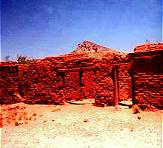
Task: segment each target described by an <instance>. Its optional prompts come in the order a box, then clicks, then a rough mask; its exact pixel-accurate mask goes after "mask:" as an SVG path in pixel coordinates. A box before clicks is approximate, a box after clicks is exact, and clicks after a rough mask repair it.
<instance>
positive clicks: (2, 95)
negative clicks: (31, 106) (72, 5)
mask: <svg viewBox="0 0 163 148" xmlns="http://www.w3.org/2000/svg"><path fill="white" fill-rule="evenodd" d="M162 63H163V43H147V44H144V45H141V46H137V47H136V48H135V49H134V53H129V54H128V53H122V52H118V51H116V50H113V49H109V48H106V47H102V46H100V45H97V44H94V43H92V42H89V41H84V42H83V43H81V44H79V45H78V47H77V49H76V50H74V51H73V52H72V53H70V54H66V55H63V56H58V57H47V58H45V59H40V60H36V61H34V62H31V63H29V64H18V63H17V62H7V63H6V62H1V65H0V69H1V70H0V74H1V78H0V85H1V86H0V87H1V89H0V99H1V100H0V102H1V104H2V103H16V102H20V101H23V102H25V103H50V104H64V102H66V101H70V100H83V99H89V98H94V99H95V104H94V105H96V106H108V105H117V103H118V102H119V101H122V100H132V102H133V104H139V105H153V106H156V107H162V106H163V67H162ZM16 94H19V95H20V96H21V98H23V100H22V99H20V97H18V96H17V95H16Z"/></svg>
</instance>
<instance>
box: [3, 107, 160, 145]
mask: <svg viewBox="0 0 163 148" xmlns="http://www.w3.org/2000/svg"><path fill="white" fill-rule="evenodd" d="M17 106H18V107H17ZM19 106H21V107H19ZM6 108H7V109H6ZM1 110H2V114H3V115H2V121H3V126H2V128H1V147H2V148H161V147H162V142H161V141H162V124H163V122H162V113H163V112H162V111H161V110H160V111H156V112H141V113H138V114H133V113H132V110H131V109H129V108H128V107H122V106H120V109H118V110H116V109H114V107H105V108H100V107H95V106H92V105H91V104H86V105H74V104H66V105H63V106H54V105H26V104H24V105H22V104H21V105H15V106H14V107H13V108H11V107H9V105H8V106H4V105H1ZM13 110H14V115H15V114H16V118H15V117H14V116H13ZM15 110H16V113H15ZM11 111H12V113H10V112H11ZM11 116H13V118H11ZM20 117H21V118H20Z"/></svg>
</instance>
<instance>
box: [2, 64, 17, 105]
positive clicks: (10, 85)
mask: <svg viewBox="0 0 163 148" xmlns="http://www.w3.org/2000/svg"><path fill="white" fill-rule="evenodd" d="M17 86H18V66H17V65H15V63H3V64H1V65H0V88H1V89H0V103H1V104H2V103H5V104H8V103H9V104H10V103H14V102H19V99H18V98H17V97H16V95H15V92H17V90H18V87H17Z"/></svg>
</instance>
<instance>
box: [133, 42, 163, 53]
mask: <svg viewBox="0 0 163 148" xmlns="http://www.w3.org/2000/svg"><path fill="white" fill-rule="evenodd" d="M157 50H163V43H146V44H142V45H139V46H136V47H135V48H134V52H135V53H138V52H148V51H157Z"/></svg>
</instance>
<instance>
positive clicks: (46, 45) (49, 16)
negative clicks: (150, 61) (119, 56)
mask: <svg viewBox="0 0 163 148" xmlns="http://www.w3.org/2000/svg"><path fill="white" fill-rule="evenodd" d="M1 29H2V31H1V40H2V42H1V56H2V59H3V58H4V57H5V56H7V55H10V56H11V59H14V58H16V56H17V55H24V56H28V57H33V58H41V57H45V56H53V55H54V56H56V55H59V54H64V53H68V52H70V51H72V50H73V49H74V48H75V46H76V45H77V44H78V43H80V42H82V41H84V40H90V41H93V42H95V43H98V44H101V45H104V46H107V47H110V48H114V49H118V50H120V51H127V52H132V51H133V48H134V47H135V46H136V45H137V44H141V43H144V42H145V41H146V40H150V41H161V40H162V2H161V0H1Z"/></svg>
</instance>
